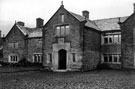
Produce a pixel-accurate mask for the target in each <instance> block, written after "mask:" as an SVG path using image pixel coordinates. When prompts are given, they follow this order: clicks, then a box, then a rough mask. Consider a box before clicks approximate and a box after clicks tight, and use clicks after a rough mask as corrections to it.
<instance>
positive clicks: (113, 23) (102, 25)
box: [94, 16, 128, 31]
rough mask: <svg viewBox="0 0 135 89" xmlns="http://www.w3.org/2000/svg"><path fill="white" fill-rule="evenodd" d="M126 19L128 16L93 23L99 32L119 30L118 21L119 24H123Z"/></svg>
mask: <svg viewBox="0 0 135 89" xmlns="http://www.w3.org/2000/svg"><path fill="white" fill-rule="evenodd" d="M127 18H128V16H125V17H116V18H109V19H101V20H95V21H94V22H95V23H96V24H97V26H98V28H99V29H100V30H101V31H109V30H120V25H119V24H118V22H119V20H120V22H124V21H125V20H126V19H127Z"/></svg>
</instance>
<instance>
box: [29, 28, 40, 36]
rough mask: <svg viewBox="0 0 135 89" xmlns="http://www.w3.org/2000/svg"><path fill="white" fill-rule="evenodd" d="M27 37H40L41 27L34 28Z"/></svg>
mask: <svg viewBox="0 0 135 89" xmlns="http://www.w3.org/2000/svg"><path fill="white" fill-rule="evenodd" d="M28 37H29V38H32V37H42V29H37V30H34V31H33V32H31V33H30V34H29V36H28Z"/></svg>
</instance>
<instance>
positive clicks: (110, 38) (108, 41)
mask: <svg viewBox="0 0 135 89" xmlns="http://www.w3.org/2000/svg"><path fill="white" fill-rule="evenodd" d="M116 36H117V37H118V39H117V42H116V39H114V38H115V37H116ZM105 40H106V42H105ZM103 44H121V34H106V35H103Z"/></svg>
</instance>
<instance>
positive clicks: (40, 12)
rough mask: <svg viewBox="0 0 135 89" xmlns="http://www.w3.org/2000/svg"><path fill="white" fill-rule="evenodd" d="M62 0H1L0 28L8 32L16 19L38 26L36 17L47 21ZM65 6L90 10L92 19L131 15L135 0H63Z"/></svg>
mask: <svg viewBox="0 0 135 89" xmlns="http://www.w3.org/2000/svg"><path fill="white" fill-rule="evenodd" d="M61 1H62V0H0V30H2V34H5V35H6V34H7V33H8V32H9V30H10V29H11V27H12V26H13V25H14V23H15V20H16V21H23V22H25V26H27V27H35V26H36V18H38V17H41V18H43V19H44V22H45V23H46V22H47V21H48V20H49V19H50V18H51V16H52V15H53V14H54V13H55V12H56V11H57V9H58V8H59V7H60V5H61ZM63 3H64V7H65V8H66V9H67V10H69V11H71V12H74V13H77V14H80V15H82V11H83V10H88V11H89V12H90V16H89V18H90V19H91V20H97V19H104V18H113V17H122V16H129V15H131V14H132V13H133V3H135V1H134V0H63Z"/></svg>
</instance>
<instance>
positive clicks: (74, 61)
mask: <svg viewBox="0 0 135 89" xmlns="http://www.w3.org/2000/svg"><path fill="white" fill-rule="evenodd" d="M70 54H71V58H72V62H73V63H76V62H77V53H76V52H71V53H70ZM73 55H74V58H75V59H74V60H73Z"/></svg>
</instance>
